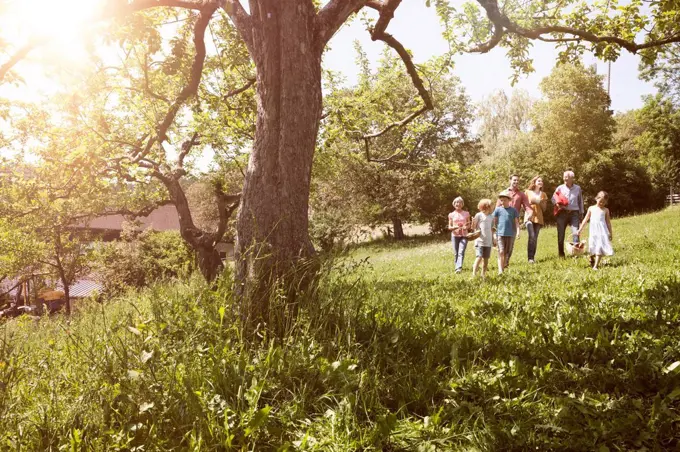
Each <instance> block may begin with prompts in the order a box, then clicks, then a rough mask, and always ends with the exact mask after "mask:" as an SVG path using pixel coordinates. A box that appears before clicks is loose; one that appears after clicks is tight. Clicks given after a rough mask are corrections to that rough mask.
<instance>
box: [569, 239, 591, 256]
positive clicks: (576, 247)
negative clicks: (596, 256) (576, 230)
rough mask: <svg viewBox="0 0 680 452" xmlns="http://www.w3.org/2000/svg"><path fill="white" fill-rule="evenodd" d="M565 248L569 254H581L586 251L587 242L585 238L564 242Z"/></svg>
mask: <svg viewBox="0 0 680 452" xmlns="http://www.w3.org/2000/svg"><path fill="white" fill-rule="evenodd" d="M564 249H565V251H566V254H568V255H569V256H581V255H583V254H585V252H586V242H585V241H583V240H581V241H580V242H578V243H571V242H564Z"/></svg>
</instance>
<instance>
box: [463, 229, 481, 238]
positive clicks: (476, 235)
mask: <svg viewBox="0 0 680 452" xmlns="http://www.w3.org/2000/svg"><path fill="white" fill-rule="evenodd" d="M481 235H482V230H481V229H477V230H476V231H473V232H468V233H467V234H466V235H465V238H467V239H468V240H477V239H478V238H479V237H480V236H481Z"/></svg>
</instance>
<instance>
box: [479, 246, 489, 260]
mask: <svg viewBox="0 0 680 452" xmlns="http://www.w3.org/2000/svg"><path fill="white" fill-rule="evenodd" d="M475 257H481V258H483V259H488V258H490V257H491V247H490V246H479V245H475Z"/></svg>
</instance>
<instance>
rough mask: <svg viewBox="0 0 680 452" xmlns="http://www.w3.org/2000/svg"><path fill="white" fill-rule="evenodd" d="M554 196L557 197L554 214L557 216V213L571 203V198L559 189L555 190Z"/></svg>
mask: <svg viewBox="0 0 680 452" xmlns="http://www.w3.org/2000/svg"><path fill="white" fill-rule="evenodd" d="M553 198H554V199H555V208H554V209H553V215H555V216H557V214H559V213H560V210H562V209H564V208H565V207H567V206H568V205H569V200H568V199H567V197H566V196H564V195H563V194H562V193H561V192H560V191H559V190H555V194H554V195H553Z"/></svg>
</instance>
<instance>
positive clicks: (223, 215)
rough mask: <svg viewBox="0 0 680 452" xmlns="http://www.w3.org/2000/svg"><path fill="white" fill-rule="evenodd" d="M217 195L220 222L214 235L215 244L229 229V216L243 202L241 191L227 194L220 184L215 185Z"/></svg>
mask: <svg viewBox="0 0 680 452" xmlns="http://www.w3.org/2000/svg"><path fill="white" fill-rule="evenodd" d="M215 196H216V197H217V209H218V214H219V223H218V225H217V231H216V232H215V234H214V235H213V243H214V245H216V244H217V243H218V242H219V241H220V240H222V237H223V236H224V233H225V232H226V230H227V223H228V222H229V218H230V217H231V215H232V214H233V213H234V210H236V208H237V207H238V206H239V204H240V203H241V193H236V194H233V195H229V194H226V193H224V192H223V191H222V187H221V186H219V185H218V186H216V187H215ZM214 245H213V246H214Z"/></svg>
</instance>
